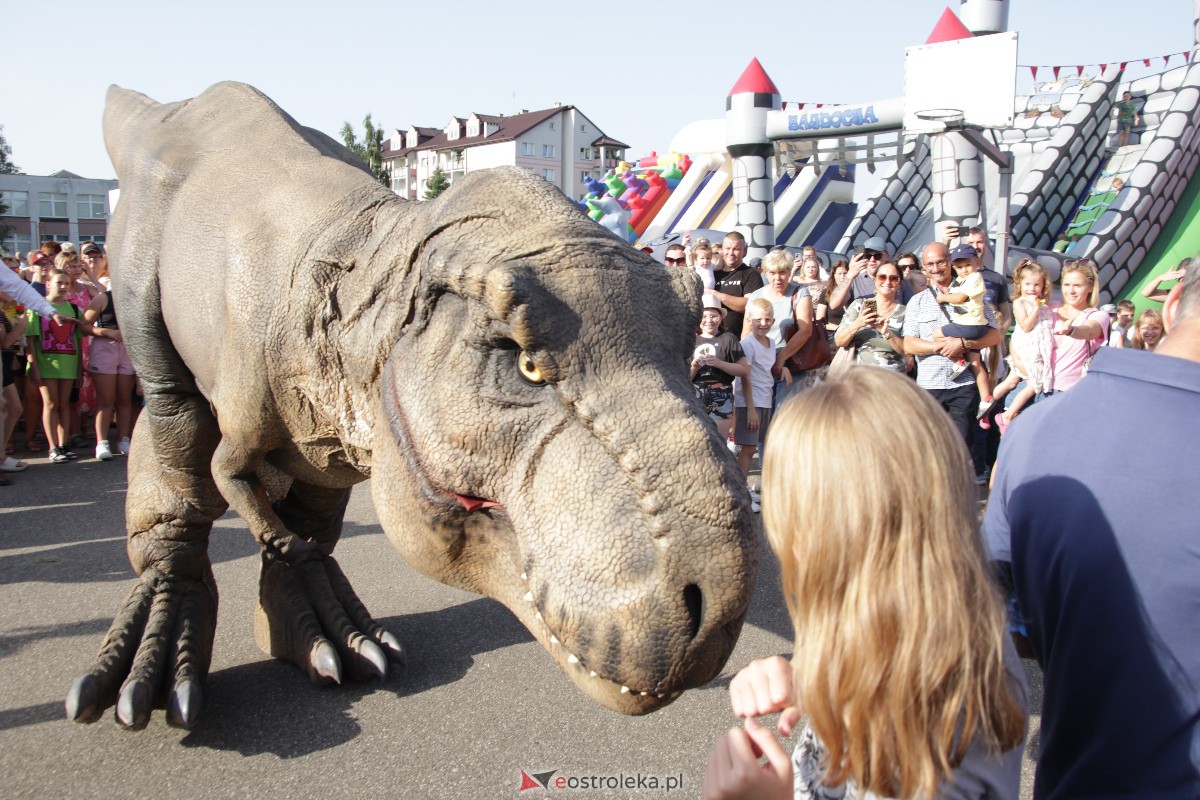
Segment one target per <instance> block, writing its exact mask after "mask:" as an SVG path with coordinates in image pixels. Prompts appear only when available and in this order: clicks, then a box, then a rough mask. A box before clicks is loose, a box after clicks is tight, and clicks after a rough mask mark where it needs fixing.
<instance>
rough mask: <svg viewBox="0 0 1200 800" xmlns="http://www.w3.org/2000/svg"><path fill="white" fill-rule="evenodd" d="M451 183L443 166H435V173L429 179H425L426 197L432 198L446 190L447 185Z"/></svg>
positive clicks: (427, 198)
mask: <svg viewBox="0 0 1200 800" xmlns="http://www.w3.org/2000/svg"><path fill="white" fill-rule="evenodd" d="M449 185H450V179H449V178H447V177H446V173H445V172H442V168H441V167H434V168H433V174H432V175H430V176H429V180H427V181H425V199H426V200H432V199H433V198H435V197H437V196H438V195H439V194H441V193H442V192H444V191H446V187H447V186H449Z"/></svg>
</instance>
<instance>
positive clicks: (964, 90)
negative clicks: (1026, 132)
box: [904, 31, 1017, 134]
mask: <svg viewBox="0 0 1200 800" xmlns="http://www.w3.org/2000/svg"><path fill="white" fill-rule="evenodd" d="M1016 93H1017V33H1016V31H1006V32H1002V33H992V34H988V35H986V36H973V37H969V38H966V39H954V40H952V41H948V42H939V43H937V44H922V45H917V46H915V47H909V48H908V49H907V50H906V51H905V55H904V132H905V133H906V134H917V133H941V132H942V131H943V130H945V128H946V125H945V122H944V121H943V118H946V117H951V116H952V114H951V113H950V112H954V111H958V112H961V119H962V122H963V123H964V124H966V125H977V126H980V127H983V128H1007V127H1010V126H1011V125H1012V123H1013V98H1014V97H1015V95H1016ZM918 115H924V116H926V117H933V119H922V118H921V116H918Z"/></svg>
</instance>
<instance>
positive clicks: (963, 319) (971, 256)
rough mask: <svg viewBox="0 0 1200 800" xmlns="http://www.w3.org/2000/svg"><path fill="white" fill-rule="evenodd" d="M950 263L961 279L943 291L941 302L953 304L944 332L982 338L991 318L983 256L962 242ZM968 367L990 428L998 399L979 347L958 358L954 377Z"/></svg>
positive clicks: (981, 417) (982, 417)
mask: <svg viewBox="0 0 1200 800" xmlns="http://www.w3.org/2000/svg"><path fill="white" fill-rule="evenodd" d="M950 265H951V266H952V267H954V272H955V273H956V274H957V275H958V278H957V279H956V280H955V281H954V282H953V283H951V284H950V291H949V292H947V293H946V294H939V295H938V296H937V301H938V302H939V303H942V304H944V305H943V307H944V308H945V307H947V306H948V307H949V308H948V312H947V313H949V315H950V324H948V325H943V326H942V328H941V331H940V333H941V335H942V336H945V337H949V338H959V339H962V340H964V341H965V340H967V339H979V338H981V337H983V336H986V335H987V332H988V324H987V317H986V316H984V313H983V303H984V297H985V295H986V294H987V286H985V285H984V282H983V276H982V275H980V274H979V272H978V269H979V257H978V255H977V254H976V252H975V248H974V247H972V246H971V245H969V244H960V245H959V246H958V247H956V248H954V250H953V251H952V252H951V253H950ZM968 369H970V370H972V371H973V372H974V373H975V385H976V386H978V387H979V398H980V399H979V410H978V411H977V413H976V414H975V416H976V418H977V419H979V420H980V423H979V424H980V426H981V427H984V428H990V427H991V423H989V422H988V421H987V418H986V415H987V412H988V411H989V410H991V408H992V403H994V402H995V400H994V399H993V398H992V386H991V381H990V379H989V377H988V372H987V368H986V367H984V365H983V359H982V358H981V357H980V355H979V351H978V350H968V351H967V352H966V354H965V357H964V358H960V359H959V360H958V363H957V366H956V368H955V370H954V371H953V372H951V373H950V379H951V380H954V379H955V378H957V377H958V376H959V375H962V374H963V373H964V372H966V371H967V370H968Z"/></svg>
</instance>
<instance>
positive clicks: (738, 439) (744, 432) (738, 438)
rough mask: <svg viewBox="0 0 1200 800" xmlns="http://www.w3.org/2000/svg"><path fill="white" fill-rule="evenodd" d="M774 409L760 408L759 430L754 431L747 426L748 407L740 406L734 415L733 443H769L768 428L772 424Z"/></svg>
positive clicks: (753, 444)
mask: <svg viewBox="0 0 1200 800" xmlns="http://www.w3.org/2000/svg"><path fill="white" fill-rule="evenodd" d="M773 410H774V409H770V408H760V409H758V430H756V431H752V430H750V429H749V428H747V427H746V407H745V406H738V407H737V408H736V409H734V415H733V443H734V444H740V445H746V446H747V447H756V446H761V445H764V444H766V443H767V428H768V427H770V425H771V412H772V411H773Z"/></svg>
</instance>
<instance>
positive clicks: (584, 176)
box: [579, 170, 595, 183]
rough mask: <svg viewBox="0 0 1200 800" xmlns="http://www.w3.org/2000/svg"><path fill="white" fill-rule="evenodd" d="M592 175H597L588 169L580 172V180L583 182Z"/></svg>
mask: <svg viewBox="0 0 1200 800" xmlns="http://www.w3.org/2000/svg"><path fill="white" fill-rule="evenodd" d="M592 177H595V176H593V175H592V173H590V172H588V171H587V170H584V171H583V172H581V173H579V180H580V182H581V183H582V182H585V181H587V179H588V178H592Z"/></svg>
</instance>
